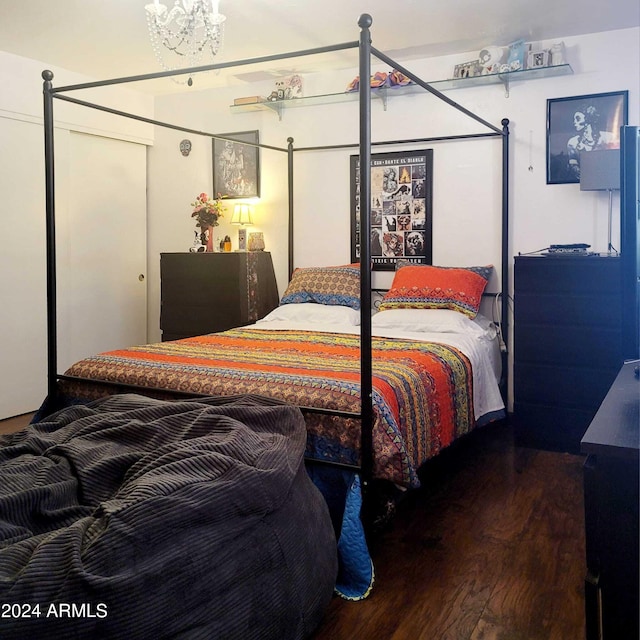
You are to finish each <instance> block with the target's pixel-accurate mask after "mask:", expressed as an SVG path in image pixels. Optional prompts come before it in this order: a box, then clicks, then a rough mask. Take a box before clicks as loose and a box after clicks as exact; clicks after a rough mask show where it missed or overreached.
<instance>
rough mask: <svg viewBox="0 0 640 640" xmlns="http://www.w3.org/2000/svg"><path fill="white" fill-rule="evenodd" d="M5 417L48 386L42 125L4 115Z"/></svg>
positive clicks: (0, 314) (24, 408) (0, 267)
mask: <svg viewBox="0 0 640 640" xmlns="http://www.w3.org/2000/svg"><path fill="white" fill-rule="evenodd" d="M0 149H1V150H0V223H1V225H2V227H1V229H2V230H1V231H0V419H2V418H8V417H10V416H15V415H19V414H22V413H27V412H29V411H33V410H34V409H37V408H38V406H39V405H40V403H41V402H42V401H43V400H44V396H45V394H46V392H47V380H46V370H47V325H46V305H47V291H46V284H45V283H46V261H45V217H44V151H43V143H42V126H41V125H38V124H35V123H32V122H24V121H20V120H14V119H11V118H5V117H0Z"/></svg>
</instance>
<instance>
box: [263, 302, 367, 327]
mask: <svg viewBox="0 0 640 640" xmlns="http://www.w3.org/2000/svg"><path fill="white" fill-rule="evenodd" d="M276 320H278V321H284V322H310V323H318V324H348V325H351V326H354V327H355V326H358V325H359V324H360V311H358V310H356V309H352V308H351V307H344V306H341V305H326V304H318V303H315V302H300V303H297V304H283V305H281V306H279V307H276V308H275V309H274V310H273V311H272V312H271V313H268V314H267V315H266V316H265V317H264V318H262V320H260V322H273V321H276Z"/></svg>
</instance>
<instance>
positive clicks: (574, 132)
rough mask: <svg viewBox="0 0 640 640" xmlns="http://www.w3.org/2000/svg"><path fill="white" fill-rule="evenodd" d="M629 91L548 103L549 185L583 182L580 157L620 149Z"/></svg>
mask: <svg viewBox="0 0 640 640" xmlns="http://www.w3.org/2000/svg"><path fill="white" fill-rule="evenodd" d="M628 93H629V92H628V91H614V92H611V93H596V94H593V95H586V96H573V97H571V98H554V99H549V100H547V184H563V183H567V182H580V154H581V153H585V152H589V151H593V150H594V149H619V148H620V127H622V126H623V125H626V124H627V108H628V107H627V102H628Z"/></svg>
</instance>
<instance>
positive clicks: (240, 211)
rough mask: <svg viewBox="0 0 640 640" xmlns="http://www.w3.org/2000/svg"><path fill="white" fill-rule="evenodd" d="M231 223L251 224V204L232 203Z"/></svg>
mask: <svg viewBox="0 0 640 640" xmlns="http://www.w3.org/2000/svg"><path fill="white" fill-rule="evenodd" d="M231 224H242V225H244V224H253V217H252V216H251V205H248V204H236V205H234V207H233V215H232V216H231Z"/></svg>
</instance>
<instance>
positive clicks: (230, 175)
mask: <svg viewBox="0 0 640 640" xmlns="http://www.w3.org/2000/svg"><path fill="white" fill-rule="evenodd" d="M220 136H221V138H213V141H212V143H213V194H214V196H217V194H220V195H221V196H222V197H224V198H230V199H233V198H258V197H259V196H260V148H259V147H256V146H253V145H256V144H259V142H260V141H259V133H258V131H239V132H236V133H221V134H220ZM246 142H249V143H251V144H244V143H246Z"/></svg>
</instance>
